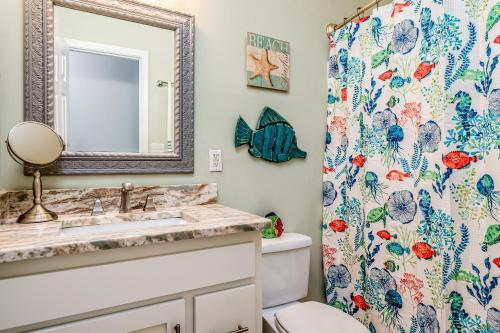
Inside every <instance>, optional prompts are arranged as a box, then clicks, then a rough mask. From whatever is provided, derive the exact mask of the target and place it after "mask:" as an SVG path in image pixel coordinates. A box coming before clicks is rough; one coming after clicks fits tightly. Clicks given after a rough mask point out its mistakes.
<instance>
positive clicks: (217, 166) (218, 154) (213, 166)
mask: <svg viewBox="0 0 500 333" xmlns="http://www.w3.org/2000/svg"><path fill="white" fill-rule="evenodd" d="M208 156H209V163H210V164H209V167H208V169H209V171H210V172H222V150H220V149H211V150H209V151H208Z"/></svg>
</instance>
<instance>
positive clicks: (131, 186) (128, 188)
mask: <svg viewBox="0 0 500 333" xmlns="http://www.w3.org/2000/svg"><path fill="white" fill-rule="evenodd" d="M133 190H134V184H132V183H128V182H127V183H122V191H127V192H130V191H133Z"/></svg>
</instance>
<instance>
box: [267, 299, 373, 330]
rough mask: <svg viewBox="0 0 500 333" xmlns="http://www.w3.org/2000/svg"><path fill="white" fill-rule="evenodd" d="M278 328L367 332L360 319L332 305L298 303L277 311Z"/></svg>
mask: <svg viewBox="0 0 500 333" xmlns="http://www.w3.org/2000/svg"><path fill="white" fill-rule="evenodd" d="M275 317H276V328H277V329H278V331H280V332H281V333H311V332H314V333H332V332H349V333H367V332H369V331H368V329H367V328H366V327H365V326H363V324H361V323H360V322H359V321H357V320H356V319H354V318H353V317H351V316H349V315H348V314H347V313H345V312H342V311H340V310H339V309H337V308H334V307H332V306H329V305H326V304H322V303H318V302H305V303H298V304H295V305H292V306H289V307H287V308H284V309H282V310H279V311H278V312H276V315H275Z"/></svg>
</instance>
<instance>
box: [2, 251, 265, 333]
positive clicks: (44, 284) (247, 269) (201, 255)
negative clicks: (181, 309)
mask: <svg viewBox="0 0 500 333" xmlns="http://www.w3.org/2000/svg"><path fill="white" fill-rule="evenodd" d="M253 276H255V243H252V242H250V243H244V244H237V245H231V246H223V247H217V248H211V249H204V250H197V251H190V252H183V253H178V254H171V255H164V256H159V257H152V258H146V259H137V260H131V261H126V262H118V263H112V264H106V265H98V266H91V267H83V268H77V269H70V270H66V271H58V272H51V273H43V274H35V275H29V276H23V277H16V278H9V279H4V280H0V295H1V297H0V331H1V330H3V329H8V328H13V327H19V326H24V325H29V324H34V323H39V322H43V321H47V320H52V319H57V318H64V317H69V316H73V315H77V314H81V313H86V312H91V311H96V310H101V309H106V308H111V307H114V306H120V305H125V304H129V303H133V302H139V301H143V300H148V299H153V298H156V297H161V296H167V295H173V294H176V293H181V292H185V291H189V290H194V289H198V288H204V287H208V286H213V285H217V284H221V283H227V282H231V281H236V280H241V279H246V278H250V277H253Z"/></svg>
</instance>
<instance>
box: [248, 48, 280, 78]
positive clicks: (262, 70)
mask: <svg viewBox="0 0 500 333" xmlns="http://www.w3.org/2000/svg"><path fill="white" fill-rule="evenodd" d="M250 57H251V58H252V60H253V62H254V63H255V71H254V72H253V75H252V76H251V77H250V80H253V79H255V78H256V77H259V76H262V78H263V79H264V80H266V82H267V84H268V85H269V86H270V87H272V86H273V83H272V82H271V71H273V70H275V69H278V68H279V67H278V66H276V65H273V64H271V63H270V62H269V54H268V53H267V49H264V53H263V54H262V57H261V58H260V59H259V58H257V57H256V56H255V55H254V54H250Z"/></svg>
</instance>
